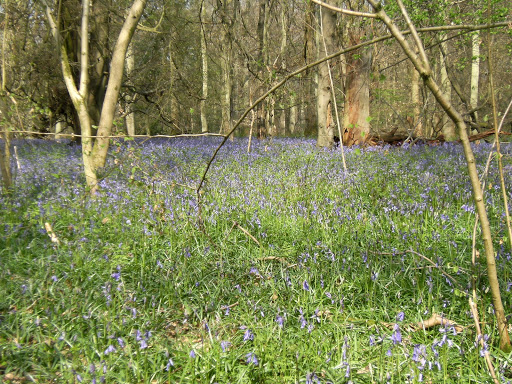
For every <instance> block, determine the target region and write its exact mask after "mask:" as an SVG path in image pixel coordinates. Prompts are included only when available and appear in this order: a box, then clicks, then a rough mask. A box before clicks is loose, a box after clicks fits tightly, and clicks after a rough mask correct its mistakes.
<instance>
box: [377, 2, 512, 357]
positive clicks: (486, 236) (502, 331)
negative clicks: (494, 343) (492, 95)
mask: <svg viewBox="0 0 512 384" xmlns="http://www.w3.org/2000/svg"><path fill="white" fill-rule="evenodd" d="M368 1H369V3H370V4H371V5H372V7H373V8H374V9H375V13H376V14H377V16H378V17H379V19H381V20H382V21H383V22H384V23H385V24H386V26H387V27H388V29H389V31H390V32H391V34H392V35H393V36H394V37H395V39H396V40H397V41H398V43H399V44H400V45H401V47H402V49H403V50H404V52H405V54H406V55H407V56H408V57H409V59H410V60H411V61H412V63H413V64H414V66H415V68H416V69H417V70H418V71H419V72H420V75H421V77H422V78H423V81H424V82H425V85H426V86H427V87H428V88H429V89H430V91H431V92H432V94H433V95H434V97H435V99H436V100H437V102H438V103H439V104H440V105H441V107H442V108H443V110H444V111H445V112H446V114H447V115H448V116H449V117H450V119H452V121H453V122H454V124H455V125H456V126H457V128H458V131H459V135H460V139H461V141H462V147H463V148H464V155H465V157H466V162H467V166H468V174H469V178H470V179H471V184H472V187H473V188H472V189H473V200H474V202H475V206H476V209H477V213H478V217H479V219H480V226H481V229H482V240H483V243H484V249H485V257H486V261H487V277H488V279H489V285H490V287H491V294H492V301H493V305H494V313H495V315H496V320H497V323H498V331H499V335H500V348H501V350H503V351H505V352H506V353H509V352H510V351H511V350H512V346H511V343H510V337H509V334H508V326H507V318H506V316H505V309H504V307H503V302H502V300H501V292H500V286H499V280H498V271H497V269H496V258H495V255H494V246H493V243H492V235H491V228H490V225H489V219H488V217H487V210H486V207H485V200H484V198H483V192H482V186H481V184H480V180H479V177H478V172H477V169H476V163H475V156H474V154H473V150H472V149H471V143H470V142H469V138H468V134H467V130H466V124H465V123H464V119H463V118H462V116H461V114H460V113H459V112H458V111H457V110H456V109H455V108H454V107H453V105H452V104H451V103H450V100H449V99H448V98H447V97H446V96H445V95H444V94H443V92H442V89H441V88H440V87H439V85H438V84H437V83H436V82H435V80H434V79H433V78H432V70H431V68H430V65H429V61H428V58H427V55H426V53H425V50H424V48H423V45H422V42H421V40H420V38H419V36H418V35H417V32H416V29H415V28H414V26H413V25H412V22H411V21H410V19H409V17H408V15H407V12H406V11H405V7H404V6H403V4H402V2H401V1H400V0H398V3H399V5H400V7H401V9H402V13H403V14H404V17H405V18H406V21H407V24H408V25H409V29H410V30H411V32H412V34H413V37H414V39H415V41H416V45H417V46H418V49H419V51H420V54H419V56H418V55H416V54H415V53H414V50H413V49H411V47H410V46H409V44H408V43H407V41H406V40H405V38H404V36H403V34H402V33H401V32H400V31H399V30H398V27H397V26H396V25H395V24H394V23H393V21H392V20H391V19H390V18H389V16H388V15H387V14H386V13H385V12H384V10H383V9H382V5H381V4H380V3H378V2H377V1H376V0H368Z"/></svg>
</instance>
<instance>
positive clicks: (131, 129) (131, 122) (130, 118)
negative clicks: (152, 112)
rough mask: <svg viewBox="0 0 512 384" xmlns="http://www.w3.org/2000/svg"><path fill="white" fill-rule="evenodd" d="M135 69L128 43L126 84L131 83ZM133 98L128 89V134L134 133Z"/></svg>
mask: <svg viewBox="0 0 512 384" xmlns="http://www.w3.org/2000/svg"><path fill="white" fill-rule="evenodd" d="M134 69H135V57H134V56H133V44H132V43H130V44H129V45H128V50H127V51H126V77H127V78H128V84H130V85H132V84H133V83H132V81H131V76H132V75H133V70H134ZM134 99H135V98H134V97H132V95H131V94H130V91H128V92H127V93H126V95H125V100H126V107H125V112H126V117H125V122H126V133H127V134H128V136H134V135H135V110H134V108H133V102H134V101H135V100H134Z"/></svg>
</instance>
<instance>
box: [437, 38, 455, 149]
mask: <svg viewBox="0 0 512 384" xmlns="http://www.w3.org/2000/svg"><path fill="white" fill-rule="evenodd" d="M447 48H448V43H447V42H446V41H444V42H442V43H441V49H442V50H443V51H444V52H445V53H446V55H443V54H442V53H440V56H439V59H440V60H439V63H440V66H441V90H442V92H443V94H444V95H445V97H446V98H447V99H448V102H449V103H451V98H452V87H451V84H450V79H449V78H448V71H447V69H446V66H447V64H446V59H447V57H448V55H447V53H448V51H447ZM441 119H442V123H441V124H442V127H443V128H442V129H443V131H442V132H443V136H444V139H445V140H446V141H453V140H457V132H456V131H455V124H454V123H453V121H452V120H451V119H450V117H448V115H447V114H446V113H443V116H442V118H441Z"/></svg>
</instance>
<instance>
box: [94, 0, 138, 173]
mask: <svg viewBox="0 0 512 384" xmlns="http://www.w3.org/2000/svg"><path fill="white" fill-rule="evenodd" d="M146 3H147V0H135V1H134V2H133V5H132V7H131V8H130V12H129V14H128V16H127V17H126V20H125V22H124V24H123V27H122V29H121V32H119V37H118V38H117V42H116V45H115V47H114V52H113V54H112V62H111V64H110V76H109V79H108V86H107V91H106V93H105V100H104V102H103V108H102V109H101V117H100V123H99V127H98V133H97V135H98V138H97V139H96V143H95V145H94V148H93V152H92V157H93V162H94V168H95V169H98V168H102V167H104V166H105V162H106V161H107V153H108V146H109V143H110V138H109V136H110V135H111V133H112V126H113V123H114V117H115V112H116V106H117V100H118V98H119V91H120V89H121V81H122V80H123V72H124V61H125V59H126V51H127V49H128V45H129V44H130V41H131V40H132V37H133V34H134V32H135V29H136V28H137V24H138V23H139V19H140V17H141V16H142V12H143V11H144V8H145V7H146Z"/></svg>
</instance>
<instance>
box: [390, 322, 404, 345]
mask: <svg viewBox="0 0 512 384" xmlns="http://www.w3.org/2000/svg"><path fill="white" fill-rule="evenodd" d="M391 340H392V341H393V344H395V345H396V344H400V343H401V342H402V333H401V332H400V327H399V326H398V324H395V327H394V332H393V334H392V335H391Z"/></svg>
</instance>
